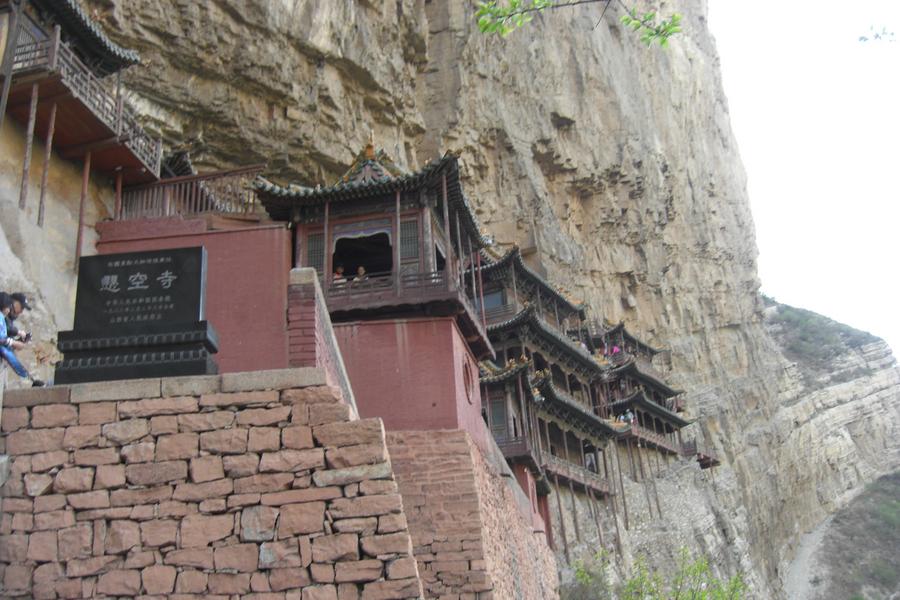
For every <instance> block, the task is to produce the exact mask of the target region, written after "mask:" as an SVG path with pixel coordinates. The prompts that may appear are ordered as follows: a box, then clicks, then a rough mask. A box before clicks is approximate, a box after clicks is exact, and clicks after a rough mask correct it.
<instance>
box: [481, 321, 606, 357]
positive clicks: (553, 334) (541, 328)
mask: <svg viewBox="0 0 900 600" xmlns="http://www.w3.org/2000/svg"><path fill="white" fill-rule="evenodd" d="M521 326H525V327H530V328H531V329H532V331H534V332H535V333H536V334H537V335H539V336H541V337H543V338H544V339H546V340H548V341H550V343H552V344H555V345H556V346H557V347H559V348H561V349H563V350H564V351H565V352H567V353H568V354H569V355H570V356H572V357H573V358H575V359H576V360H578V361H579V362H580V363H581V364H582V366H584V367H586V368H588V369H589V370H592V371H595V372H596V373H598V374H600V373H601V372H602V371H603V370H604V369H603V367H602V366H601V365H600V363H598V362H597V360H596V359H595V358H594V356H593V355H592V354H591V353H590V352H588V351H587V350H585V349H584V348H582V347H581V346H579V345H578V344H576V343H575V342H573V341H572V340H571V339H569V338H568V337H566V336H565V335H563V334H562V333H560V332H558V331H557V330H556V329H554V328H553V327H551V326H550V325H548V324H547V323H545V322H544V320H543V319H541V318H540V317H539V316H538V315H537V313H536V311H535V309H534V306H533V305H529V306H527V307H525V308H524V309H523V310H521V311H519V312H518V313H517V314H516V315H515V316H513V317H510V318H509V319H507V320H506V321H501V322H500V323H495V324H493V325H488V328H487V332H488V335H491V334H492V333H495V332H500V331H507V330H509V329H515V328H517V327H521Z"/></svg>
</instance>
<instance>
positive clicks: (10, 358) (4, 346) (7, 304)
mask: <svg viewBox="0 0 900 600" xmlns="http://www.w3.org/2000/svg"><path fill="white" fill-rule="evenodd" d="M13 302H14V300H13V299H12V296H10V295H9V294H7V293H6V292H0V313H2V314H3V318H2V319H0V356H2V357H3V360H5V361H6V362H8V363H9V366H10V367H12V369H13V371H15V372H16V375H18V376H19V377H21V378H23V379H28V380H30V381H31V385H32V386H33V387H41V386H43V385H44V382H43V381H41V380H40V379H37V378H35V377H32V376H31V375H30V374H29V373H28V370H27V369H26V368H25V367H24V365H22V363H21V362H19V359H18V357H17V356H16V354H15V352H14V350H21V349H22V348H24V347H25V343H24V342H21V341H19V340H16V339H14V338H12V337H9V335H8V333H7V330H6V317H7V316H8V315H9V313H10V311H11V310H12V309H13ZM22 306H23V308H24V306H27V302H26V303H25V304H23V305H22Z"/></svg>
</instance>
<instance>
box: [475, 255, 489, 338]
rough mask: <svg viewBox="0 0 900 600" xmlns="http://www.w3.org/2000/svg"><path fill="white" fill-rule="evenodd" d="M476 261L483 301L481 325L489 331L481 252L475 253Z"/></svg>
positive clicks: (479, 294) (480, 293)
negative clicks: (485, 311)
mask: <svg viewBox="0 0 900 600" xmlns="http://www.w3.org/2000/svg"><path fill="white" fill-rule="evenodd" d="M475 263H476V266H477V267H478V299H479V301H480V302H481V326H482V327H484V329H485V331H487V317H486V316H485V313H484V278H483V277H482V275H481V252H478V253H477V254H476V255H475Z"/></svg>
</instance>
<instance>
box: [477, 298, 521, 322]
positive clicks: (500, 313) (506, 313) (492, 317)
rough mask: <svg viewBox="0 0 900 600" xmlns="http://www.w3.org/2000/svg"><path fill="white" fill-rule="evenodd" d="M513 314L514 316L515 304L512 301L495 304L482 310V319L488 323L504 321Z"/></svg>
mask: <svg viewBox="0 0 900 600" xmlns="http://www.w3.org/2000/svg"><path fill="white" fill-rule="evenodd" d="M514 316H516V305H515V304H512V303H510V304H504V305H502V306H495V307H494V308H488V309H486V310H485V311H484V320H485V321H487V323H488V325H492V324H494V323H500V322H502V321H506V320H508V319H511V318H513V317H514Z"/></svg>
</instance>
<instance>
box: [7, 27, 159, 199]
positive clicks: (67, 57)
mask: <svg viewBox="0 0 900 600" xmlns="http://www.w3.org/2000/svg"><path fill="white" fill-rule="evenodd" d="M35 90H36V92H37V94H36V107H35V108H36V110H35V115H34V118H35V132H36V133H37V134H39V135H43V134H44V133H45V132H46V131H47V130H48V125H49V122H50V120H51V112H52V110H53V109H52V108H51V105H55V106H56V115H55V127H54V132H53V146H54V148H56V149H57V151H58V152H59V153H60V155H62V156H63V157H64V158H77V157H81V156H83V155H84V154H86V153H87V152H91V164H92V167H93V168H94V169H96V170H98V171H101V172H110V173H111V172H114V171H116V170H118V169H121V172H122V175H123V181H124V182H125V183H139V182H146V181H153V180H155V179H158V178H159V166H160V158H161V155H162V143H161V141H160V140H158V139H154V138H152V137H151V136H150V135H149V134H148V133H147V132H145V131H144V130H143V128H141V126H140V125H139V124H138V122H137V119H136V117H135V115H134V113H133V112H132V111H131V110H129V109H128V108H127V107H126V106H125V103H124V98H123V95H122V89H121V86H115V85H112V82H111V81H110V78H103V79H101V78H98V77H97V76H96V75H95V74H94V73H93V72H92V71H91V70H90V69H89V68H88V67H87V66H86V65H85V64H84V63H83V62H81V59H79V58H78V57H77V56H76V55H75V53H74V52H72V50H70V49H69V48H68V47H67V46H66V45H65V44H63V43H61V40H60V31H59V29H56V30H55V31H54V33H53V35H52V36H50V37H48V38H45V39H39V38H37V37H35V36H34V34H33V33H31V32H30V31H28V30H25V29H20V30H19V37H18V39H17V40H16V48H15V53H14V55H13V66H12V82H11V87H10V95H9V103H8V111H9V113H10V114H11V115H12V116H13V117H14V118H15V119H16V120H18V121H20V122H22V123H27V122H28V121H29V119H30V115H31V104H32V93H33V92H34V91H35Z"/></svg>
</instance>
